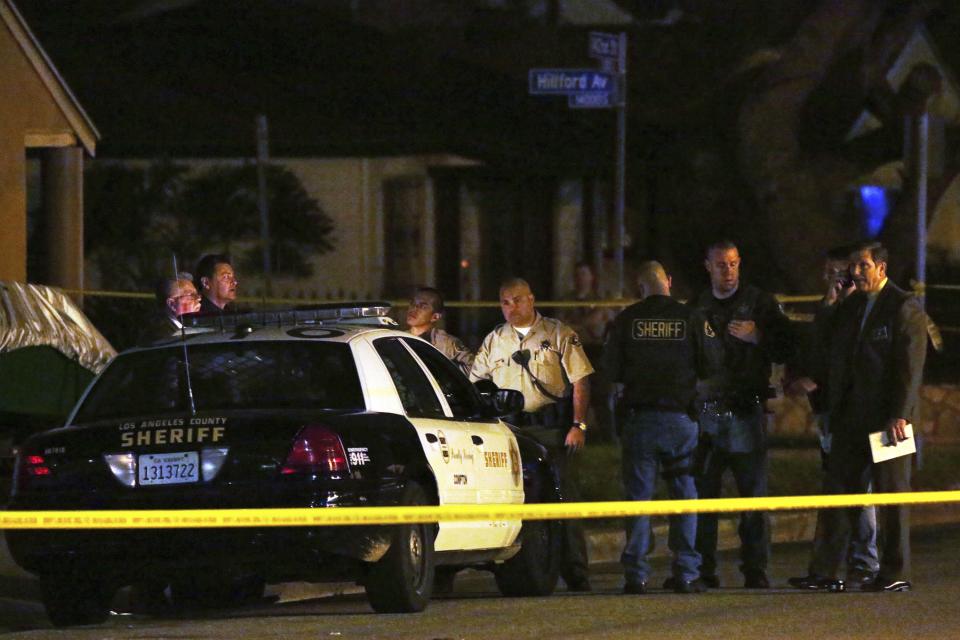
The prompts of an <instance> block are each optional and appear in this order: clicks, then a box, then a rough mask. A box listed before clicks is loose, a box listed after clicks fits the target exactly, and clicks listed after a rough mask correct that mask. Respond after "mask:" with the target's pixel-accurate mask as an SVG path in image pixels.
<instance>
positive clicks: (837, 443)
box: [810, 434, 913, 581]
mask: <svg viewBox="0 0 960 640" xmlns="http://www.w3.org/2000/svg"><path fill="white" fill-rule="evenodd" d="M866 441H867V436H866V434H858V435H857V436H855V437H851V438H838V437H837V435H836V434H835V435H834V439H833V447H832V449H831V451H830V455H828V456H827V476H826V482H825V488H826V489H827V491H828V493H867V492H868V491H869V488H870V483H871V482H873V490H874V491H875V492H877V493H901V492H908V491H910V471H911V465H912V462H913V456H901V457H899V458H894V459H892V460H887V461H886V462H881V463H878V464H874V463H873V461H872V460H871V458H870V450H869V448H868V447H867V444H866ZM862 512H863V507H851V508H847V509H829V510H825V511H824V515H825V517H826V518H827V520H826V521H825V522H824V523H823V524H824V543H823V544H822V545H820V546H819V547H818V548H817V549H816V551H817V552H816V553H815V555H814V557H813V560H812V562H811V563H810V570H811V571H810V572H811V573H812V574H815V575H818V576H824V577H827V578H836V577H837V573H838V572H839V570H840V567H841V566H842V565H843V563H844V560H845V558H846V553H847V547H848V544H849V541H850V535H851V531H855V530H856V526H857V522H858V521H859V519H860V517H861V514H862ZM877 529H878V540H877V543H878V547H879V550H880V571H879V574H878V576H879V579H880V580H881V581H893V580H909V579H910V510H909V507H907V506H905V505H890V506H883V507H878V508H877Z"/></svg>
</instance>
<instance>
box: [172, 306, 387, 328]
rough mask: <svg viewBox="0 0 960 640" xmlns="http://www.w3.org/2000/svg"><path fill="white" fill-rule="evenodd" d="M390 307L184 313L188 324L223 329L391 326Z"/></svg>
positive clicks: (335, 307) (331, 307) (317, 307)
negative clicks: (292, 326)
mask: <svg viewBox="0 0 960 640" xmlns="http://www.w3.org/2000/svg"><path fill="white" fill-rule="evenodd" d="M389 311H390V303H389V302H383V301H370V302H368V301H363V302H347V303H329V304H318V305H312V306H309V307H300V308H296V309H282V310H275V311H246V312H241V313H222V314H205V315H196V316H192V317H185V318H184V324H185V325H186V326H187V327H197V328H201V327H202V328H211V329H223V330H226V329H236V328H237V327H241V326H252V327H269V326H280V327H282V326H287V325H296V324H337V323H349V324H373V325H378V326H392V325H394V324H395V323H394V322H393V320H391V319H390V318H388V317H387V313H388V312H389Z"/></svg>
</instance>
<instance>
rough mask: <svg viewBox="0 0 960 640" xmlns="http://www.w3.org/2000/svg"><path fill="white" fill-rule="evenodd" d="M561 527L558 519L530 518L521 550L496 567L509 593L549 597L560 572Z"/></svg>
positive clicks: (502, 589)
mask: <svg viewBox="0 0 960 640" xmlns="http://www.w3.org/2000/svg"><path fill="white" fill-rule="evenodd" d="M560 526H561V524H560V523H559V522H557V521H555V520H530V521H527V522H524V523H523V528H522V529H521V530H520V536H521V539H520V544H521V546H520V551H519V552H518V553H517V555H515V556H513V557H512V558H510V559H509V560H507V561H506V562H504V563H503V564H501V565H499V566H497V568H496V569H495V570H494V577H495V578H496V581H497V588H498V589H500V593H502V594H503V595H505V596H514V597H516V596H548V595H550V594H551V593H553V590H554V589H555V588H556V586H557V579H558V577H559V575H560V553H561V545H560Z"/></svg>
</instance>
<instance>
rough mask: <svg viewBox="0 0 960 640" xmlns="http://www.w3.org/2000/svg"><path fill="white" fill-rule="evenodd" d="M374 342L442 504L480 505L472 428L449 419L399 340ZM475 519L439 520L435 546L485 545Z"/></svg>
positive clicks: (428, 380)
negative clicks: (427, 465) (478, 535)
mask: <svg viewBox="0 0 960 640" xmlns="http://www.w3.org/2000/svg"><path fill="white" fill-rule="evenodd" d="M373 346H374V348H375V349H376V351H377V353H378V354H379V356H380V359H381V360H382V361H383V364H384V366H385V367H386V369H387V371H388V373H389V374H390V377H391V378H392V379H393V384H394V386H395V387H396V391H397V395H398V396H399V398H400V402H401V403H402V405H403V410H404V413H405V414H406V417H407V419H408V420H409V421H410V423H411V424H412V425H413V427H414V429H416V431H417V434H418V436H419V439H420V444H421V446H422V447H423V451H424V453H425V455H426V457H427V461H428V462H429V463H430V466H431V469H432V470H433V475H434V477H435V478H436V481H437V492H438V494H439V499H440V504H476V502H477V486H478V483H477V481H476V478H475V464H474V456H473V454H472V443H471V441H470V436H469V433H468V432H467V431H466V430H464V429H463V428H461V426H460V425H459V424H458V423H457V422H455V421H451V420H450V419H449V416H448V414H447V412H446V410H445V407H444V403H442V402H441V401H440V396H439V394H438V390H437V388H436V385H435V383H434V382H433V380H432V379H431V378H430V377H429V376H428V375H427V372H426V371H425V370H424V368H423V366H422V364H421V363H420V362H419V361H418V360H417V358H415V357H414V355H413V354H412V353H411V352H410V350H409V349H408V348H406V347H405V346H404V344H403V343H402V342H401V340H400V339H398V338H396V337H388V338H379V339H377V340H374V341H373ZM474 525H475V523H469V522H441V523H440V527H439V531H438V532H437V539H436V540H435V542H434V548H435V549H437V550H438V551H445V550H450V549H482V548H484V547H483V546H482V544H481V541H477V540H475V535H474V529H475V526H474Z"/></svg>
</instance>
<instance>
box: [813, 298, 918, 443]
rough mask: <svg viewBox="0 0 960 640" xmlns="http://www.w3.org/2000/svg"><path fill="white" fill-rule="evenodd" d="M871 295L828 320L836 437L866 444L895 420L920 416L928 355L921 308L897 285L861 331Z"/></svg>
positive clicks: (853, 300) (878, 302) (879, 302)
mask: <svg viewBox="0 0 960 640" xmlns="http://www.w3.org/2000/svg"><path fill="white" fill-rule="evenodd" d="M866 304H867V296H866V294H863V293H860V292H857V293H854V294H853V295H851V296H850V297H849V298H847V299H846V300H844V301H843V302H842V303H841V304H840V305H838V307H837V309H836V311H835V312H834V313H833V314H832V318H829V319H827V320H825V321H824V324H825V330H826V331H827V332H828V333H827V335H825V336H824V340H825V344H826V345H827V346H828V349H827V353H829V358H830V359H829V363H828V365H827V366H828V383H827V392H828V394H829V408H830V427H831V431H832V432H833V433H834V435H835V437H837V438H841V439H855V440H856V441H859V440H860V439H861V438H862V439H863V440H864V443H865V438H864V435H865V434H867V433H869V432H872V431H879V430H881V429H883V428H884V427H885V426H886V424H887V422H888V421H889V420H891V419H893V418H904V419H906V420H907V421H908V422H909V421H910V420H912V418H913V417H914V416H915V415H916V411H917V401H918V396H919V391H920V383H921V382H922V379H923V364H924V360H925V359H926V355H927V342H926V341H927V332H926V331H927V330H926V319H925V314H924V312H923V310H922V309H921V308H920V303H919V302H918V301H917V299H916V298H914V297H913V296H912V295H911V294H909V293H907V292H906V291H904V290H902V289H900V288H899V287H897V286H896V285H895V284H893V282H892V281H889V280H888V281H887V284H886V286H884V288H883V289H882V290H881V291H880V293H879V294H878V296H877V300H876V302H875V303H874V305H873V309H871V311H870V315H869V316H868V317H867V319H866V322H865V323H864V324H863V329H862V330H861V329H860V326H861V318H862V317H863V311H864V309H865V308H866Z"/></svg>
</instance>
